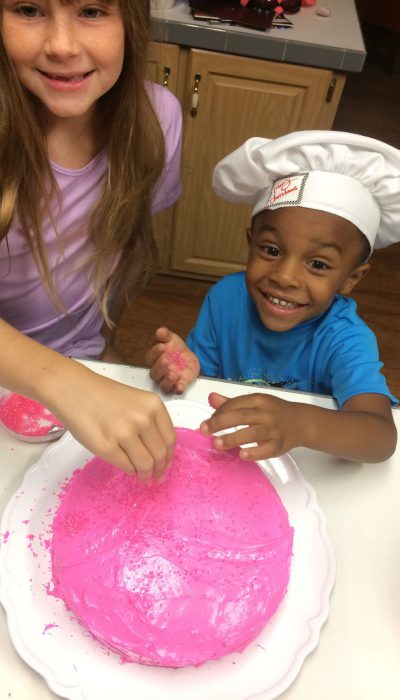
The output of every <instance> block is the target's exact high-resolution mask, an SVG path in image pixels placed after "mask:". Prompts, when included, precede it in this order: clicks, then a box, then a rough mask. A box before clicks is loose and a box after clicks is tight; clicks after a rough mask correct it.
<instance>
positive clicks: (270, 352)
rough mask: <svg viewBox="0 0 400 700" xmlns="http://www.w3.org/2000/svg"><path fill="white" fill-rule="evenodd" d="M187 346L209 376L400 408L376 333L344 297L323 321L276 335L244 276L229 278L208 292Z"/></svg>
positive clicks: (341, 400)
mask: <svg viewBox="0 0 400 700" xmlns="http://www.w3.org/2000/svg"><path fill="white" fill-rule="evenodd" d="M187 344H188V346H189V348H190V349H191V350H192V351H193V352H194V353H196V355H197V357H198V358H199V361H200V365H201V374H203V375H206V376H208V377H219V378H220V379H230V380H233V381H240V382H247V383H251V384H258V385H264V386H275V387H283V388H285V389H298V390H300V391H307V392H313V393H317V394H328V395H330V396H333V397H334V398H335V399H336V400H337V402H338V404H339V406H340V407H342V406H343V404H344V403H345V402H346V401H347V400H348V399H350V398H351V397H352V396H356V395H357V394H369V393H372V394H385V395H386V396H388V397H389V399H390V400H391V402H392V403H394V404H395V403H397V400H396V399H395V397H394V396H392V394H391V393H390V391H389V389H388V387H387V384H386V380H385V377H384V376H383V374H382V373H381V372H380V369H381V367H382V362H380V361H379V353H378V345H377V341H376V338H375V335H374V333H373V332H372V331H371V329H370V328H368V326H367V325H366V324H365V323H364V321H362V319H361V318H360V317H359V316H358V315H357V305H356V303H355V301H354V300H353V299H350V298H348V297H344V296H341V295H337V296H336V297H335V298H334V301H333V303H332V305H331V306H330V308H329V309H328V310H327V311H325V312H324V313H323V314H321V315H320V316H318V317H316V318H314V319H311V320H310V321H307V322H305V323H302V324H300V325H299V326H296V327H295V328H292V329H291V330H289V331H284V332H281V333H279V332H277V331H270V330H268V328H265V326H264V325H263V324H262V322H261V320H260V317H259V315H258V312H257V309H256V307H255V305H254V303H253V300H252V299H251V297H250V295H249V293H248V291H247V288H246V282H245V273H244V272H237V273H234V274H232V275H227V276H226V277H224V278H222V279H221V280H220V281H219V282H217V283H216V284H215V285H214V286H213V287H212V288H211V290H210V291H209V293H208V295H207V297H206V298H205V300H204V302H203V305H202V307H201V310H200V314H199V316H198V319H197V322H196V325H195V327H194V328H193V330H192V331H191V332H190V334H189V336H188V338H187Z"/></svg>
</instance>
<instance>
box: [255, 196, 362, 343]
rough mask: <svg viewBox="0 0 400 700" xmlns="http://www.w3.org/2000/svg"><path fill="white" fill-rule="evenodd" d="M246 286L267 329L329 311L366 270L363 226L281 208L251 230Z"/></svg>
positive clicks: (315, 212)
mask: <svg viewBox="0 0 400 700" xmlns="http://www.w3.org/2000/svg"><path fill="white" fill-rule="evenodd" d="M247 236H248V241H249V260H248V264H247V272H246V285H247V289H248V292H249V294H250V296H251V298H252V299H253V301H254V303H255V305H256V307H257V310H258V313H259V316H260V319H261V321H262V323H263V324H264V326H265V327H266V328H269V329H270V330H273V331H287V330H290V329H291V328H294V327H295V326H297V325H299V324H300V323H304V322H305V321H308V320H309V319H311V318H314V317H315V316H318V315H319V314H321V313H323V312H324V311H326V309H328V308H329V306H330V305H331V303H332V300H333V298H334V296H335V294H337V293H342V294H349V293H350V292H351V290H352V289H353V288H354V287H355V285H356V284H357V282H358V281H359V280H360V279H361V277H363V276H364V275H365V274H366V272H368V269H369V264H368V263H362V262H361V261H362V260H363V258H364V259H365V257H366V252H365V251H366V247H365V243H364V241H363V237H362V235H361V234H360V232H359V230H358V229H357V228H356V227H355V226H354V225H353V224H352V223H351V222H350V221H347V220H346V219H342V218H341V217H340V216H336V214H330V213H327V212H323V211H319V210H316V209H306V208H304V207H282V208H280V209H275V210H269V209H265V210H264V211H262V212H260V213H259V214H257V216H255V217H254V219H253V225H252V229H251V231H250V230H249V231H248V232H247Z"/></svg>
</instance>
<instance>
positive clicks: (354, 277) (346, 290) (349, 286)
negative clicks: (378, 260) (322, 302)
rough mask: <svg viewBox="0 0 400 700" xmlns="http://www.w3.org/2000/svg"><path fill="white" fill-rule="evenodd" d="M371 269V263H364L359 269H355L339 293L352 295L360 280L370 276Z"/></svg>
mask: <svg viewBox="0 0 400 700" xmlns="http://www.w3.org/2000/svg"><path fill="white" fill-rule="evenodd" d="M370 267H371V265H370V263H362V265H358V267H356V268H354V270H353V271H352V272H350V274H349V276H348V278H347V279H346V280H345V282H344V284H343V285H342V286H341V288H340V289H339V293H340V294H350V292H352V291H353V289H354V287H355V286H356V285H357V284H358V283H359V281H360V279H362V277H364V276H365V275H367V274H368V272H369V270H370Z"/></svg>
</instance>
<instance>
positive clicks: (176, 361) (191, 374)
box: [145, 326, 200, 394]
mask: <svg viewBox="0 0 400 700" xmlns="http://www.w3.org/2000/svg"><path fill="white" fill-rule="evenodd" d="M155 336H156V340H157V341H158V342H157V343H156V345H153V347H152V348H150V350H148V352H147V353H146V360H145V361H146V365H147V366H148V367H150V378H151V379H152V380H153V381H155V382H156V383H157V384H158V385H159V386H160V388H161V389H162V390H163V391H165V392H172V391H173V392H175V393H176V394H182V393H183V392H184V391H185V389H186V387H187V386H188V385H189V384H190V383H191V382H193V381H194V380H195V379H197V377H198V376H199V373H200V363H199V361H198V359H197V357H196V355H195V354H194V353H193V352H192V351H191V350H189V348H188V346H187V345H186V343H185V341H184V340H182V338H181V337H180V336H179V335H177V334H176V333H173V332H172V331H170V330H169V329H168V328H166V327H165V326H163V327H161V328H158V329H157V331H156V334H155Z"/></svg>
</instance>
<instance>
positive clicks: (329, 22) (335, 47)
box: [152, 0, 366, 72]
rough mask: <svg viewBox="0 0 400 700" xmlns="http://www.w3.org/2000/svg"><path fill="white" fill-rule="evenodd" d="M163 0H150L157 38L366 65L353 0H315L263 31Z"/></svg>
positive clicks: (288, 59)
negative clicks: (323, 13) (284, 23)
mask: <svg viewBox="0 0 400 700" xmlns="http://www.w3.org/2000/svg"><path fill="white" fill-rule="evenodd" d="M162 1H163V0H152V8H153V9H152V34H153V38H154V39H155V40H156V41H162V42H166V43H171V44H180V45H181V46H189V47H192V48H198V49H206V50H208V51H219V52H223V53H232V54H238V55H241V56H250V57H252V58H265V59H269V60H272V61H283V62H285V63H297V64H303V65H306V66H315V67H318V68H331V69H334V70H340V71H346V72H359V71H361V70H362V68H363V65H364V61H365V57H366V51H365V46H364V42H363V37H362V33H361V29H360V25H359V21H358V17H357V12H356V9H355V5H354V0H326V2H325V0H317V3H316V5H314V7H302V8H301V10H300V12H298V13H297V14H295V15H288V18H289V19H290V20H291V21H292V22H293V27H291V28H289V29H272V28H271V29H268V30H267V31H265V32H262V31H258V30H252V29H246V28H244V27H237V26H230V25H225V24H221V25H217V26H216V25H210V24H207V23H205V22H199V21H197V20H194V19H193V17H192V16H191V14H190V8H189V5H188V2H186V0H177V2H176V3H175V5H174V6H173V7H172V8H171V9H168V10H164V9H161V8H160V9H156V8H157V3H158V2H159V3H160V5H161V4H162ZM323 5H324V6H325V7H329V9H330V10H331V15H330V17H320V16H318V15H317V14H316V12H315V10H316V8H317V7H318V6H323Z"/></svg>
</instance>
